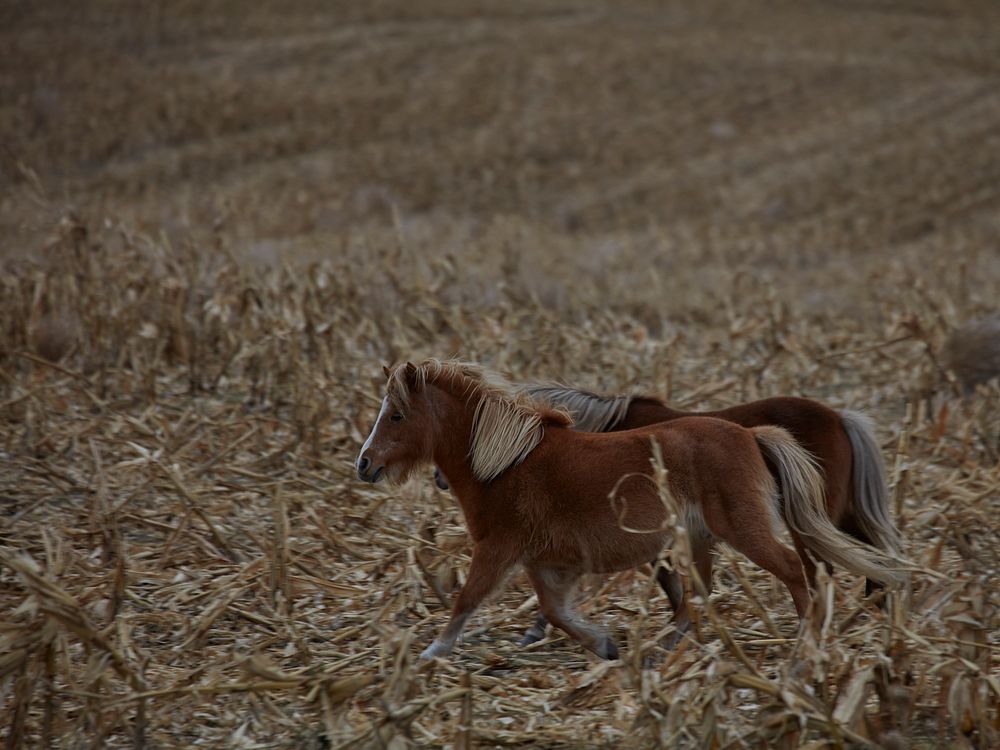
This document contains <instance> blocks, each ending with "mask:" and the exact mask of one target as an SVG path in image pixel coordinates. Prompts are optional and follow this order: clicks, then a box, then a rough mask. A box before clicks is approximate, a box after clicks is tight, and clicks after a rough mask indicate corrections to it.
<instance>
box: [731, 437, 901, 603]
mask: <svg viewBox="0 0 1000 750" xmlns="http://www.w3.org/2000/svg"><path fill="white" fill-rule="evenodd" d="M750 431H751V432H752V433H753V434H754V437H755V438H756V439H757V444H758V445H759V446H760V449H761V452H762V453H763V454H764V455H765V456H767V458H768V459H769V460H770V461H771V463H772V465H773V466H774V467H775V469H777V472H778V483H779V485H780V488H781V512H782V516H783V517H784V519H785V523H787V524H788V527H789V528H790V529H791V530H792V531H793V532H795V533H796V534H797V535H798V536H799V537H800V538H801V539H802V543H803V544H805V546H806V547H807V548H808V549H810V550H811V551H813V552H815V553H816V555H817V556H818V557H819V558H820V559H821V560H825V561H827V562H831V563H835V564H837V565H839V566H840V567H842V568H844V569H846V570H849V571H851V572H852V573H856V574H857V575H861V576H865V577H866V578H869V579H871V580H873V581H876V582H878V583H881V584H883V585H885V586H891V585H896V584H900V583H902V582H903V581H905V580H906V576H905V574H904V573H903V571H902V570H898V569H897V568H902V567H906V563H905V562H903V561H902V560H899V559H897V558H895V557H893V556H890V555H888V554H886V553H884V552H881V551H880V550H877V549H875V548H874V547H870V546H868V545H866V544H862V543H860V542H858V541H857V540H855V539H852V538H851V537H849V536H847V534H845V533H843V532H842V531H840V530H839V529H838V528H837V527H836V526H834V525H833V524H832V523H831V522H830V518H829V516H828V515H827V513H826V502H825V500H824V493H823V487H824V483H823V477H822V475H821V474H820V470H819V467H818V465H817V463H816V460H815V459H814V458H813V457H812V456H811V455H809V453H807V452H806V451H805V450H804V449H803V448H802V446H800V445H799V444H798V443H797V442H795V439H794V438H793V437H792V436H791V435H790V434H789V433H788V432H787V431H786V430H783V429H782V428H780V427H773V426H770V425H768V426H764V427H752V428H751V429H750Z"/></svg>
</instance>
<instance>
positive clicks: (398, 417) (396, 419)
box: [389, 411, 403, 422]
mask: <svg viewBox="0 0 1000 750" xmlns="http://www.w3.org/2000/svg"><path fill="white" fill-rule="evenodd" d="M389 419H391V420H392V421H393V422H402V421H403V415H402V414H400V413H399V412H398V411H397V412H396V413H395V414H393V415H392V416H391V417H389Z"/></svg>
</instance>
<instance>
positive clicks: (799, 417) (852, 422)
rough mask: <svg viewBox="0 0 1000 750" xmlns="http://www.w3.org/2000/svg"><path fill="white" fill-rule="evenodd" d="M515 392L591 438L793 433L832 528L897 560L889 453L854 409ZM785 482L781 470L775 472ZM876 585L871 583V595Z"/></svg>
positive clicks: (548, 386) (546, 389)
mask: <svg viewBox="0 0 1000 750" xmlns="http://www.w3.org/2000/svg"><path fill="white" fill-rule="evenodd" d="M512 387H513V388H515V389H516V390H518V391H520V392H522V393H525V394H527V395H528V396H530V397H531V398H532V399H533V400H535V401H538V402H539V403H542V404H546V405H548V406H552V407H557V408H562V409H565V410H566V411H568V412H569V413H570V415H571V416H572V417H573V420H574V421H573V428H574V429H576V430H581V431H586V432H614V431H619V430H631V429H634V428H636V427H644V426H647V425H651V424H657V423H659V422H669V421H672V420H675V419H680V418H682V417H715V418H717V419H725V420H726V421H728V422H735V423H736V424H739V425H742V426H744V427H759V426H763V425H777V426H778V427H783V428H784V429H786V430H788V432H790V433H791V434H792V437H794V438H795V439H796V440H797V441H798V442H799V443H800V444H801V445H802V447H803V448H805V449H806V450H807V451H808V452H809V453H810V454H812V456H813V457H815V458H816V460H817V462H818V463H819V466H820V468H821V469H822V471H823V476H824V479H825V497H826V512H827V515H828V516H829V517H830V520H831V521H832V522H833V524H834V525H835V526H836V527H837V528H839V529H840V530H841V531H843V532H844V533H846V534H849V535H850V536H852V537H854V538H855V539H858V540H859V541H861V542H864V543H865V544H870V545H873V546H874V547H877V548H878V549H880V550H883V551H885V552H887V553H889V554H891V555H898V554H899V550H900V537H899V532H898V531H897V530H896V526H895V524H894V523H893V521H892V518H891V516H890V515H889V503H888V494H889V493H888V488H887V484H886V478H885V467H884V465H883V463H882V454H881V451H880V450H879V446H878V442H877V441H876V439H875V435H874V431H873V430H872V425H871V422H870V421H869V420H868V418H867V417H865V416H864V415H863V414H859V413H858V412H853V411H847V410H842V411H839V412H838V411H834V410H833V409H831V408H830V407H828V406H826V405H824V404H821V403H819V402H818V401H812V400H810V399H805V398H794V397H777V398H766V399H762V400H760V401H753V402H751V403H748V404H740V405H738V406H732V407H729V408H728V409H720V410H718V411H703V412H690V411H681V410H679V409H672V408H670V407H669V406H668V405H667V404H665V403H664V402H663V401H661V400H660V399H657V398H654V397H652V396H599V395H597V394H594V393H590V392H589V391H584V390H581V389H578V388H571V387H569V386H566V385H562V384H558V383H524V384H517V385H513V386H512ZM770 468H771V470H772V474H773V475H774V476H775V478H776V479H777V478H778V475H777V472H776V470H775V467H773V466H771V467H770ZM446 476H447V475H445V476H441V475H440V473H438V474H436V475H435V479H436V481H437V485H438V487H440V488H441V489H448V484H447V481H446V479H445V477H446ZM790 531H791V536H792V542H793V544H794V545H795V549H796V551H797V552H798V553H799V557H800V558H801V559H802V564H803V565H804V566H805V568H806V574H807V575H808V577H809V580H810V581H811V582H812V581H815V577H816V565H815V563H814V562H813V560H812V558H811V557H810V555H809V554H807V553H806V551H805V550H806V546H807V545H806V544H805V543H804V542H803V540H802V539H801V537H800V535H799V534H797V533H796V532H795V530H794V529H790ZM810 552H812V553H813V554H814V555H815V556H816V557H817V558H819V559H820V560H821V561H825V562H827V563H828V567H829V561H830V560H831V559H832V558H831V556H830V554H829V551H827V552H826V553H824V551H823V550H822V549H821V548H817V546H816V545H814V546H813V547H811V548H810ZM657 580H658V581H659V583H660V586H661V587H662V588H663V590H664V591H665V592H666V594H667V597H668V598H669V599H670V603H671V605H672V606H673V608H674V609H675V610H676V609H677V608H678V606H679V605H680V597H681V595H682V591H683V589H682V587H681V584H680V581H679V579H678V578H677V576H676V574H674V573H671V572H669V571H667V570H666V569H665V568H662V567H660V568H658V570H657ZM876 585H877V583H876V582H875V581H873V580H872V579H870V578H869V579H868V580H867V581H866V583H865V594H866V595H867V594H871V593H872V591H873V590H874V588H875V587H876ZM545 624H546V623H545V618H544V617H541V616H539V617H538V618H537V619H536V621H535V623H534V625H532V627H531V628H530V629H529V630H528V632H527V633H525V636H524V639H523V640H522V641H521V642H522V644H528V643H532V642H534V641H537V640H540V639H541V638H542V637H544V635H545Z"/></svg>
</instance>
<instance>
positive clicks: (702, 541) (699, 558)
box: [657, 535, 715, 651]
mask: <svg viewBox="0 0 1000 750" xmlns="http://www.w3.org/2000/svg"><path fill="white" fill-rule="evenodd" d="M714 547H715V544H714V541H713V539H712V537H711V536H708V535H697V536H694V537H693V538H692V539H691V557H692V562H693V563H694V569H695V570H696V571H697V572H698V578H700V579H701V582H702V584H703V585H704V586H705V593H706V594H711V593H712V566H713V563H714V561H715V553H714ZM660 570H661V571H663V572H664V573H667V571H666V570H664V569H663V568H660ZM669 575H671V576H672V579H671V580H670V585H671V588H672V589H673V590H674V591H675V592H678V591H679V593H675V595H676V596H677V600H676V604H674V596H672V595H671V593H670V591H667V588H666V586H664V591H667V596H668V597H670V602H671V604H674V632H673V633H671V634H670V636H668V637H667V638H665V639H664V640H663V642H662V643H661V644H660V645H661V646H663V648H665V649H667V650H668V651H669V650H670V649H672V648H674V647H675V646H676V645H677V644H678V643H680V641H681V639H682V638H683V637H684V634H685V633H687V632H688V630H690V629H691V610H690V606H691V604H690V602H689V601H688V600H687V599H686V598H685V596H684V588H683V586H682V584H681V580H680V576H679V575H677V574H676V573H672V574H669ZM657 577H658V578H659V575H658V576H657ZM660 585H663V581H662V580H661V581H660ZM695 593H697V591H696V592H695Z"/></svg>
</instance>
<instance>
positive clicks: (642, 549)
mask: <svg viewBox="0 0 1000 750" xmlns="http://www.w3.org/2000/svg"><path fill="white" fill-rule="evenodd" d="M668 538H669V537H668V535H667V534H666V533H665V532H656V533H651V534H630V533H627V532H622V531H621V530H619V529H615V530H614V532H611V533H607V534H601V533H593V532H591V533H587V534H580V533H577V534H565V535H560V536H557V537H556V538H554V539H552V540H551V541H550V543H549V544H546V545H545V546H543V547H542V548H540V549H537V550H535V554H532V555H529V558H530V559H529V561H528V562H529V564H532V563H534V564H542V565H546V566H552V567H556V568H562V569H568V570H576V571H579V572H581V573H617V572H618V571H622V570H629V569H631V568H635V567H638V566H640V565H644V564H645V563H648V562H652V561H653V560H655V559H656V558H657V557H658V556H659V554H660V552H661V551H662V550H663V548H664V546H665V545H666V543H667V540H668Z"/></svg>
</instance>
